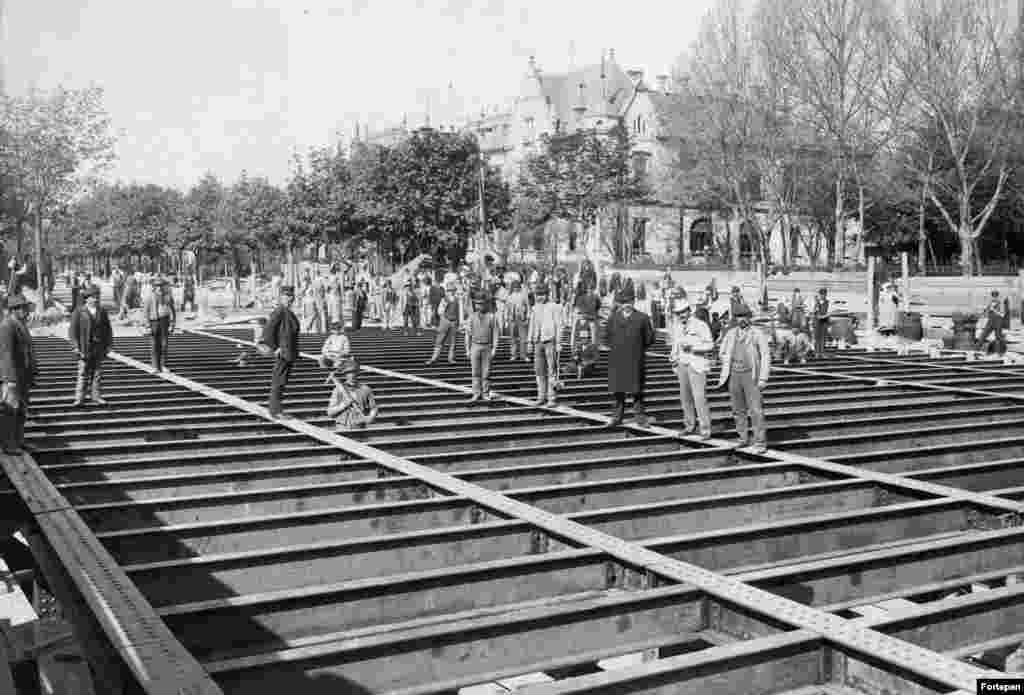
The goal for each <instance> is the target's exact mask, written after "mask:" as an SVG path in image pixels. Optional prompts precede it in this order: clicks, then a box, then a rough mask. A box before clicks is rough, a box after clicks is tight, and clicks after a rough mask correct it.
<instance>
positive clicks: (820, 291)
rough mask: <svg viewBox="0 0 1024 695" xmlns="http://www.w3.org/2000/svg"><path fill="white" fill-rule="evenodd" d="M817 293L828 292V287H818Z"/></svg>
mask: <svg viewBox="0 0 1024 695" xmlns="http://www.w3.org/2000/svg"><path fill="white" fill-rule="evenodd" d="M818 294H828V288H827V287H821V288H819V289H818Z"/></svg>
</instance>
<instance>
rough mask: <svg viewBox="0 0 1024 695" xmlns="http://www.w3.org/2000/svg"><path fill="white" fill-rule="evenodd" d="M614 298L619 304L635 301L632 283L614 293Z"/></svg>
mask: <svg viewBox="0 0 1024 695" xmlns="http://www.w3.org/2000/svg"><path fill="white" fill-rule="evenodd" d="M615 300H616V301H617V302H618V303H619V304H632V303H633V302H635V301H636V291H635V290H634V289H633V286H632V285H626V286H625V287H623V288H622V289H621V290H619V293H618V295H616V297H615Z"/></svg>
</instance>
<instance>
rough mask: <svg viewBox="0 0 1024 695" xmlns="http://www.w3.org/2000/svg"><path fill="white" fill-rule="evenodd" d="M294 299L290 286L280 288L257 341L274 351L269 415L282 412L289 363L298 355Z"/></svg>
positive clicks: (278, 415)
mask: <svg viewBox="0 0 1024 695" xmlns="http://www.w3.org/2000/svg"><path fill="white" fill-rule="evenodd" d="M294 301H295V288H294V287H292V286H291V285H285V286H284V287H282V288H281V295H280V297H279V298H278V304H277V308H276V309H274V312H273V313H272V314H271V315H270V318H269V319H268V320H267V325H266V326H265V327H264V328H263V339H262V340H261V341H260V342H261V343H262V344H263V345H266V346H267V348H268V349H269V350H271V351H273V353H274V376H273V378H272V380H271V382H270V397H269V398H268V399H267V411H268V412H269V413H270V416H271V417H272V418H279V417H282V416H283V415H284V413H283V412H282V411H281V398H282V396H283V395H284V387H285V386H287V385H288V377H289V376H291V373H292V365H293V364H295V360H296V359H297V358H298V356H299V319H298V317H297V316H296V315H295V314H294V313H292V302H294Z"/></svg>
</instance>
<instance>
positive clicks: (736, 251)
mask: <svg viewBox="0 0 1024 695" xmlns="http://www.w3.org/2000/svg"><path fill="white" fill-rule="evenodd" d="M733 217H734V218H735V219H733V220H731V221H732V222H734V223H735V225H733V224H730V221H729V220H726V222H725V234H726V238H727V239H728V240H729V255H730V256H731V259H730V260H731V262H732V269H733V270H739V269H740V245H741V244H740V234H741V232H740V230H741V228H742V227H741V225H742V224H743V223H742V222H741V221H740V219H739V216H738V215H733ZM734 227H735V229H734ZM711 233H712V234H714V228H712V232H711Z"/></svg>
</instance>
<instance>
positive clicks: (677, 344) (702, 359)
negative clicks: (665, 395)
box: [669, 299, 715, 441]
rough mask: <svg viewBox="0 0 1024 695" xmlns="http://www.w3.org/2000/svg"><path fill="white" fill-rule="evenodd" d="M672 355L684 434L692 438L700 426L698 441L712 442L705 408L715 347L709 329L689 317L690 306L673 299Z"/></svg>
mask: <svg viewBox="0 0 1024 695" xmlns="http://www.w3.org/2000/svg"><path fill="white" fill-rule="evenodd" d="M672 313H673V316H674V318H675V320H674V321H673V323H672V330H673V335H672V352H671V354H670V356H669V362H671V363H672V364H673V365H674V366H675V369H676V376H678V377H679V401H680V403H681V404H682V406H683V423H684V426H683V431H682V432H683V434H684V435H686V434H693V433H694V431H695V430H696V429H697V425H698V423H699V425H700V438H701V439H702V440H705V441H706V440H708V439H710V438H711V411H710V409H709V408H708V399H707V379H708V369H709V367H710V365H709V363H708V355H709V354H710V353H711V351H712V350H713V349H714V347H715V343H714V340H712V338H711V328H710V327H709V326H708V324H706V323H705V322H704V321H701V320H700V319H699V318H697V317H696V316H693V315H692V310H691V307H690V303H689V302H688V301H686V300H685V299H676V300H675V303H674V304H673V306H672Z"/></svg>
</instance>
